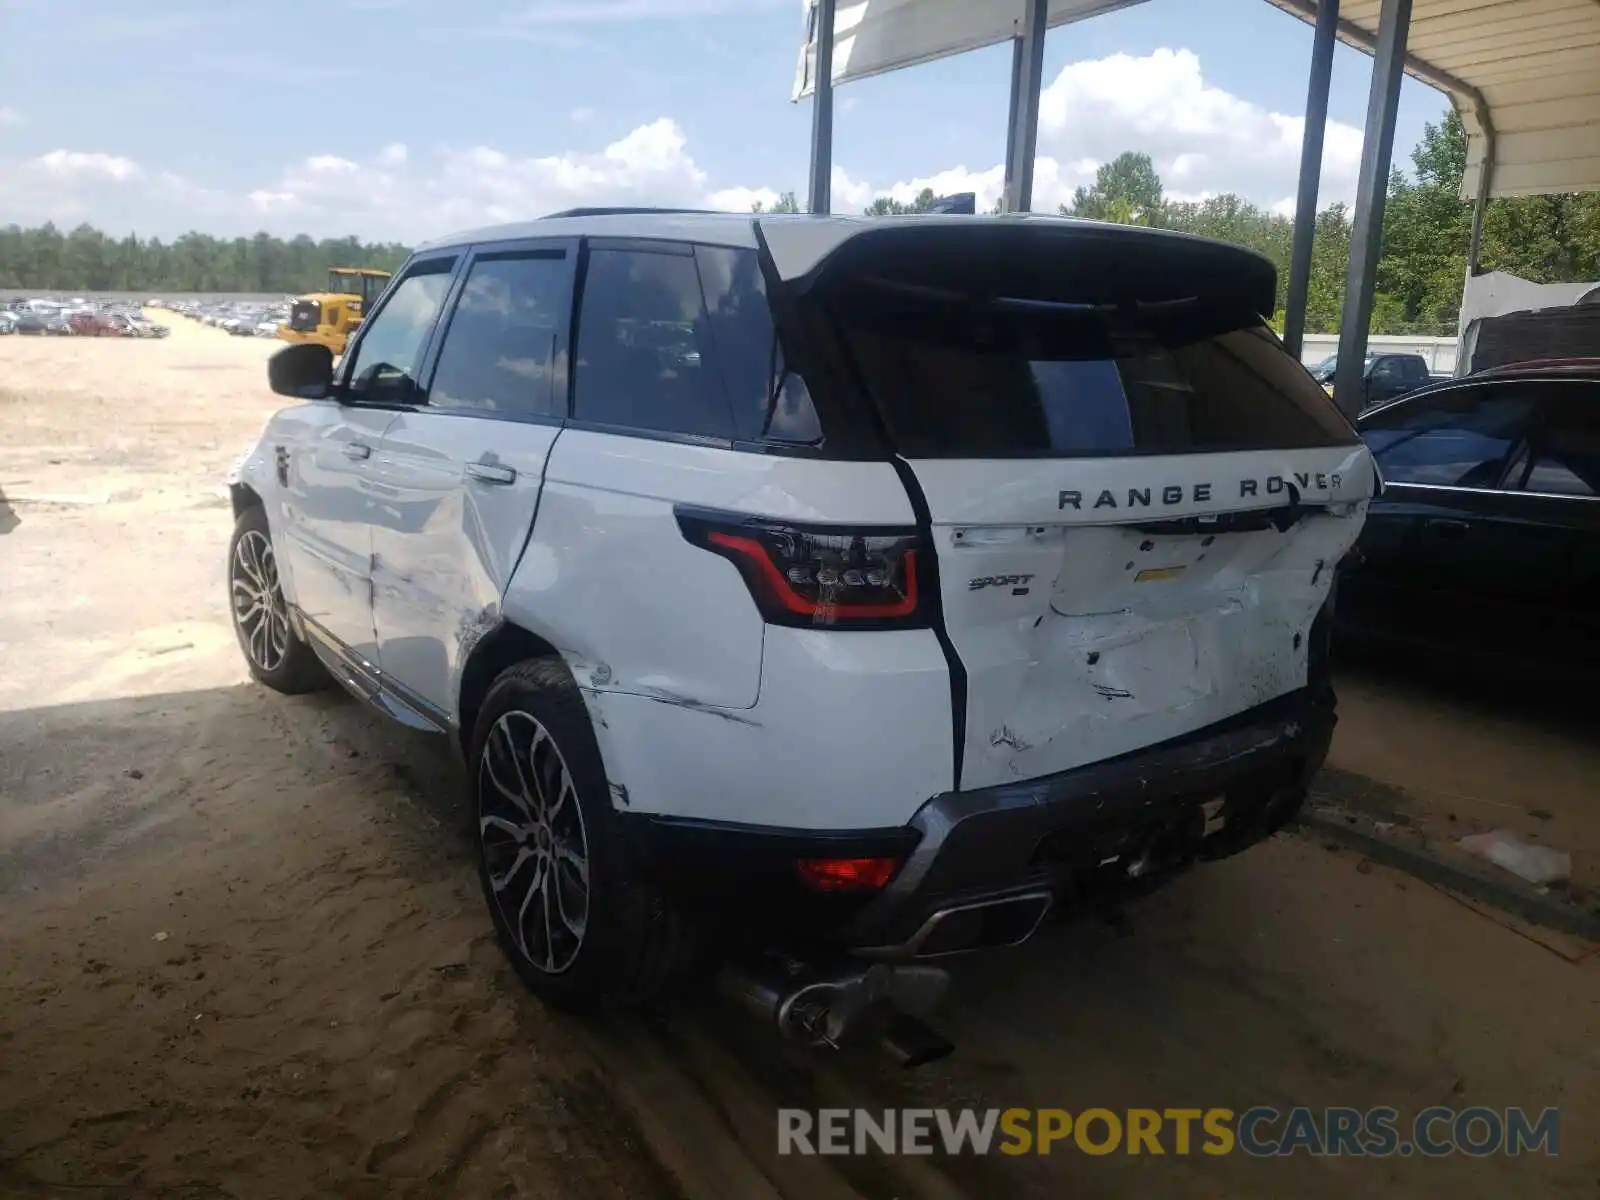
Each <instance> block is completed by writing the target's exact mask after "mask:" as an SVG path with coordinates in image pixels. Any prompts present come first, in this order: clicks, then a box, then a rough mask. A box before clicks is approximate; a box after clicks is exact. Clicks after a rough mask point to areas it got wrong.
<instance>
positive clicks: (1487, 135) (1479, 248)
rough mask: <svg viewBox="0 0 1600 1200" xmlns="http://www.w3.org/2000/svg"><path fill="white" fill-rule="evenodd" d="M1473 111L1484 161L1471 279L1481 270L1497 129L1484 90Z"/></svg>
mask: <svg viewBox="0 0 1600 1200" xmlns="http://www.w3.org/2000/svg"><path fill="white" fill-rule="evenodd" d="M1472 107H1473V113H1474V115H1475V116H1476V117H1477V120H1478V128H1479V130H1480V131H1481V132H1482V134H1483V161H1482V162H1480V163H1479V164H1478V190H1477V194H1476V195H1475V196H1474V197H1473V201H1472V235H1471V237H1470V238H1469V239H1468V240H1467V278H1468V279H1471V278H1472V277H1473V276H1474V275H1476V274H1478V273H1479V271H1480V270H1481V269H1482V266H1481V260H1482V255H1483V216H1484V213H1486V212H1487V211H1488V209H1489V189H1490V188H1491V187H1492V186H1493V185H1494V159H1495V151H1496V149H1497V147H1496V145H1495V141H1496V139H1495V131H1494V116H1493V114H1491V113H1490V112H1489V104H1488V102H1487V101H1486V100H1484V98H1483V96H1482V94H1481V93H1475V94H1474V96H1473V106H1472Z"/></svg>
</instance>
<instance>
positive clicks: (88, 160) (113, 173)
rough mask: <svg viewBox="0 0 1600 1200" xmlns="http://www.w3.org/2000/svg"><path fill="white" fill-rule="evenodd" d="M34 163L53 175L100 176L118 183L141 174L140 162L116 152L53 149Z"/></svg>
mask: <svg viewBox="0 0 1600 1200" xmlns="http://www.w3.org/2000/svg"><path fill="white" fill-rule="evenodd" d="M33 161H34V164H35V165H37V166H39V167H42V168H43V169H44V170H45V171H47V172H49V173H50V174H51V175H58V176H68V177H70V176H86V175H87V176H99V177H101V178H104V179H114V180H116V181H117V182H118V183H121V182H123V181H124V180H129V179H133V178H135V177H137V176H138V175H139V164H138V163H136V162H134V161H133V160H132V159H131V158H123V157H121V156H120V155H116V154H100V153H97V152H91V153H83V152H82V151H78V150H52V151H50V153H48V154H41V155H40V156H39V157H38V158H36V159H34V160H33Z"/></svg>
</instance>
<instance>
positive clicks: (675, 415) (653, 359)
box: [573, 246, 733, 439]
mask: <svg viewBox="0 0 1600 1200" xmlns="http://www.w3.org/2000/svg"><path fill="white" fill-rule="evenodd" d="M683 249H685V250H687V249H688V247H687V246H685V247H683ZM709 342H710V338H709V336H708V329H707V318H706V313H705V308H704V305H703V304H702V303H701V296H700V275H699V272H698V271H697V270H696V269H695V260H694V256H693V255H692V254H688V253H684V254H674V253H664V252H655V251H650V250H634V249H601V248H596V249H591V251H590V252H589V265H588V270H587V272H586V276H585V280H584V285H583V301H582V304H581V307H580V309H579V314H578V345H577V368H576V370H575V371H574V373H573V416H574V417H575V418H576V419H577V420H580V421H592V422H595V423H596V424H600V425H614V426H618V427H620V428H624V429H637V430H649V431H659V432H663V433H681V434H692V435H699V436H702V437H713V438H722V439H726V438H731V437H732V435H733V430H732V420H731V416H730V413H729V410H728V404H727V400H726V397H725V396H724V394H723V390H722V380H721V379H720V378H719V377H718V376H717V375H716V373H715V367H714V365H713V364H711V363H710V362H708V361H707V359H708V357H709V354H708V350H709Z"/></svg>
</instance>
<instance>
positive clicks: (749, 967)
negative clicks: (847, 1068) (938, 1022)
mask: <svg viewBox="0 0 1600 1200" xmlns="http://www.w3.org/2000/svg"><path fill="white" fill-rule="evenodd" d="M949 980H950V976H949V974H948V972H946V971H944V970H942V969H940V968H938V967H929V966H922V965H915V964H897V963H886V962H864V961H862V960H860V959H844V960H841V961H839V962H837V963H833V964H829V965H820V964H817V963H811V962H805V961H802V960H797V959H780V958H774V959H768V960H763V961H760V962H756V963H745V964H736V963H729V964H727V965H725V966H724V967H723V968H722V970H721V971H720V972H719V973H718V975H717V990H718V991H719V992H721V993H722V995H724V996H726V997H727V998H729V999H731V1000H733V1001H735V1002H736V1003H737V1004H739V1005H740V1007H742V1008H744V1009H745V1011H746V1012H749V1013H751V1014H752V1015H754V1016H755V1017H756V1018H757V1019H758V1020H760V1021H761V1022H762V1023H763V1024H766V1025H768V1026H769V1027H771V1028H773V1029H774V1030H776V1032H777V1033H778V1035H779V1036H780V1037H782V1038H784V1039H785V1040H787V1041H792V1042H798V1043H800V1044H802V1045H807V1046H831V1047H832V1048H834V1049H835V1050H837V1049H840V1048H841V1047H843V1046H845V1045H847V1044H850V1043H852V1042H856V1041H861V1040H865V1036H864V1035H866V1034H869V1033H876V1034H877V1035H878V1036H877V1040H878V1043H879V1045H880V1046H882V1047H883V1048H884V1049H885V1050H887V1051H888V1052H889V1054H890V1055H891V1057H893V1058H894V1059H895V1061H897V1062H898V1063H900V1065H901V1066H904V1067H915V1066H920V1065H922V1064H923V1063H928V1062H933V1061H935V1060H937V1059H940V1058H944V1057H946V1056H947V1055H948V1054H950V1053H951V1052H952V1051H953V1050H954V1047H953V1046H952V1045H951V1044H950V1043H949V1042H948V1041H947V1040H946V1039H945V1038H943V1037H941V1036H940V1035H939V1034H938V1033H936V1032H935V1031H934V1030H933V1029H931V1028H930V1027H929V1026H928V1025H926V1024H925V1023H924V1022H923V1021H922V1020H920V1019H919V1018H918V1017H916V1016H914V1015H912V1014H913V1012H927V1011H928V1010H929V1009H931V1008H932V1007H933V1006H934V1005H936V1004H937V1003H938V1002H939V1000H940V999H941V998H942V997H943V995H944V992H945V988H946V987H947V986H948V984H949Z"/></svg>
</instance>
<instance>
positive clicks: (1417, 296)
mask: <svg viewBox="0 0 1600 1200" xmlns="http://www.w3.org/2000/svg"><path fill="white" fill-rule="evenodd" d="M1411 163H1412V167H1413V175H1412V176H1411V177H1408V176H1406V175H1405V174H1404V173H1402V172H1401V171H1399V170H1396V171H1394V172H1393V173H1392V174H1391V176H1390V178H1389V192H1388V200H1387V205H1386V210H1385V214H1384V225H1383V257H1382V259H1381V260H1380V262H1379V264H1378V280H1377V283H1378V286H1377V296H1376V299H1375V301H1374V305H1373V316H1372V332H1373V333H1421V334H1430V333H1431V334H1446V335H1448V334H1452V333H1454V332H1455V330H1456V318H1457V314H1458V312H1459V310H1460V305H1461V287H1462V283H1463V281H1464V280H1465V278H1466V271H1467V236H1468V232H1469V229H1470V223H1471V211H1472V206H1471V205H1470V204H1468V203H1465V202H1463V201H1462V200H1461V177H1462V174H1463V172H1464V171H1465V170H1466V163H1467V136H1466V131H1465V130H1464V129H1463V128H1462V125H1461V119H1460V117H1458V116H1457V115H1456V113H1455V112H1454V110H1451V111H1450V112H1448V113H1446V115H1445V117H1444V119H1443V120H1441V121H1439V122H1438V123H1437V124H1430V125H1428V126H1426V127H1425V129H1424V131H1423V135H1422V140H1421V141H1420V142H1419V143H1418V144H1417V147H1416V149H1415V150H1413V152H1412V154H1411ZM936 199H937V197H936V196H935V195H934V193H933V190H932V189H931V188H924V189H922V191H921V193H920V194H918V195H917V196H915V197H913V198H912V199H911V200H910V201H908V202H902V201H899V200H895V199H893V198H891V197H888V196H879V197H878V198H876V199H875V200H874V201H873V202H872V203H871V204H870V205H869V206H868V207H867V208H866V210H865V211H866V214H867V215H868V216H879V217H882V216H894V215H897V214H901V213H916V212H925V211H926V210H927V209H928V208H930V207H931V206H932V205H933V203H934V201H935V200H936ZM754 208H755V211H757V212H777V213H785V212H799V211H801V208H800V204H799V203H798V201H797V200H796V198H795V194H794V193H793V192H784V193H783V194H782V195H781V196H780V197H779V198H778V200H777V201H776V202H775V203H774V204H772V205H771V206H770V207H768V206H764V205H762V204H760V203H758V204H756V205H755V206H754ZM1061 211H1062V212H1063V213H1065V214H1067V215H1069V216H1079V217H1090V218H1094V219H1096V220H1102V221H1116V222H1120V223H1123V224H1134V225H1152V226H1159V227H1161V228H1166V229H1176V230H1181V231H1184V232H1187V233H1195V234H1200V235H1202V236H1205V237H1213V238H1221V239H1222V240H1224V241H1229V242H1237V243H1239V244H1241V245H1245V246H1249V247H1251V248H1252V249H1254V250H1257V251H1259V252H1261V253H1262V254H1265V255H1266V256H1267V257H1268V258H1270V259H1271V260H1272V261H1273V262H1274V263H1275V264H1276V265H1277V268H1278V308H1279V311H1280V313H1281V310H1282V307H1283V302H1284V294H1285V291H1286V289H1287V287H1288V279H1289V254H1290V245H1291V243H1292V241H1293V238H1294V222H1293V221H1292V220H1291V219H1290V218H1289V217H1286V216H1280V215H1279V214H1277V213H1274V212H1271V211H1268V210H1266V209H1263V208H1261V207H1259V206H1258V205H1255V204H1252V203H1251V202H1250V201H1248V200H1245V199H1243V198H1242V197H1240V196H1237V195H1234V194H1233V193H1227V194H1224V195H1221V196H1213V197H1211V198H1210V199H1207V200H1203V201H1200V202H1197V203H1196V202H1181V201H1173V200H1168V199H1167V198H1166V196H1165V193H1164V189H1163V187H1162V183H1161V177H1160V175H1159V174H1158V173H1157V172H1156V169H1155V166H1154V164H1153V163H1152V161H1151V159H1150V156H1149V155H1148V154H1141V153H1138V152H1136V151H1127V152H1125V153H1122V154H1119V155H1118V156H1117V157H1116V158H1114V159H1112V160H1111V161H1110V162H1108V163H1105V164H1103V165H1102V166H1101V167H1100V168H1099V170H1098V171H1097V172H1096V174H1095V180H1094V183H1093V184H1092V185H1089V186H1086V187H1080V188H1078V189H1077V191H1076V193H1075V194H1074V195H1073V198H1072V202H1071V203H1070V204H1064V205H1062V206H1061ZM1312 246H1313V248H1312V267H1311V279H1310V287H1309V297H1308V301H1307V306H1306V332H1308V333H1333V332H1336V331H1337V330H1338V328H1339V318H1340V315H1341V312H1342V306H1343V303H1344V284H1345V271H1346V268H1347V265H1348V263H1349V257H1350V214H1349V212H1348V211H1347V209H1346V207H1345V206H1344V205H1343V204H1333V205H1329V206H1328V207H1327V208H1325V209H1323V210H1322V211H1321V212H1319V213H1318V214H1317V221H1316V233H1315V237H1314V239H1313V243H1312ZM407 253H408V251H407V249H406V247H404V246H401V245H397V244H394V243H368V242H363V241H360V240H359V239H357V238H355V237H344V238H325V239H323V240H322V241H314V240H312V239H311V238H309V237H307V236H305V235H303V234H302V235H301V236H299V237H296V238H291V239H289V240H287V241H286V240H284V239H282V238H277V237H273V236H272V235H270V234H266V233H258V234H256V235H255V236H254V237H250V238H243V237H240V238H231V239H230V238H216V237H211V236H209V235H207V234H203V233H186V234H184V235H183V236H181V237H179V238H177V239H175V240H173V241H171V242H163V241H161V239H159V238H148V239H143V238H139V237H136V236H133V235H129V236H127V237H124V238H120V239H118V238H113V237H108V236H106V235H105V234H104V233H101V232H100V231H99V230H97V229H94V228H92V227H90V226H88V225H80V226H78V227H77V228H76V229H74V230H72V231H71V232H70V233H66V234H63V233H61V232H60V231H59V230H57V229H56V228H55V227H54V226H53V225H45V226H43V227H41V228H37V229H22V228H19V227H18V226H16V225H10V226H6V227H4V228H0V287H7V288H38V289H41V290H47V291H53V292H61V291H67V292H90V291H140V292H145V291H147V292H152V293H158V292H163V291H172V292H178V291H186V292H282V293H300V292H306V291H311V290H314V289H317V288H320V287H322V286H323V285H324V283H325V281H326V278H327V272H328V268H329V267H379V268H383V269H386V270H391V271H392V270H394V269H395V268H397V267H398V266H399V265H400V263H401V262H403V261H404V260H405V257H406V254H407ZM1483 266H1484V268H1485V269H1486V270H1503V271H1510V272H1512V273H1513V274H1516V275H1520V276H1522V277H1523V278H1525V279H1530V280H1533V281H1534V282H1535V283H1555V282H1571V281H1577V280H1590V279H1600V193H1589V194H1586V195H1568V196H1525V197H1512V198H1507V199H1502V200H1494V201H1491V202H1490V204H1489V210H1488V212H1487V214H1485V219H1484V235H1483Z"/></svg>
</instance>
